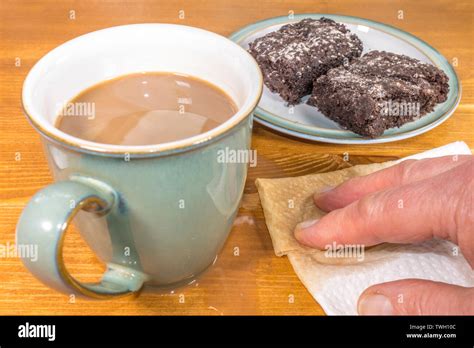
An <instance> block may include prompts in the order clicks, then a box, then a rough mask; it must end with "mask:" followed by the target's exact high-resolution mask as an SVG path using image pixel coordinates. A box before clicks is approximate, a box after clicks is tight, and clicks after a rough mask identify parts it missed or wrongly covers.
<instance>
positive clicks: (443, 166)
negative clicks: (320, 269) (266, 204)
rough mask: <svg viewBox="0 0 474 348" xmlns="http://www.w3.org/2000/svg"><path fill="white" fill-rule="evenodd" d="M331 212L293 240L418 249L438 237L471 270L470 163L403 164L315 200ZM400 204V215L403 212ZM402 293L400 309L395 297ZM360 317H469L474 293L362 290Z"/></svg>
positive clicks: (419, 283) (397, 286) (433, 285)
mask: <svg viewBox="0 0 474 348" xmlns="http://www.w3.org/2000/svg"><path fill="white" fill-rule="evenodd" d="M314 202H315V203H316V205H317V206H318V207H319V208H320V209H322V210H324V211H326V212H328V214H327V215H325V216H324V217H322V218H321V219H319V220H314V221H305V222H303V223H301V224H299V225H298V226H297V227H296V229H295V237H296V239H297V240H298V241H299V242H300V243H302V244H305V245H308V246H311V247H314V248H319V249H324V247H325V245H328V244H331V243H333V242H336V243H337V244H355V243H357V244H363V245H365V246H371V245H376V244H380V243H383V242H389V243H417V242H421V241H425V240H429V239H432V238H442V239H447V240H450V241H451V242H453V243H455V244H457V245H458V246H459V247H460V249H461V251H462V253H463V255H464V256H465V258H466V260H467V261H468V262H469V264H470V265H471V267H473V268H474V157H473V156H446V157H440V158H434V159H424V160H406V161H403V162H401V163H400V164H397V165H395V166H393V167H390V168H386V169H384V170H381V171H378V172H376V173H373V174H370V175H367V176H363V177H356V178H352V179H350V180H348V181H346V182H345V183H343V184H341V185H339V186H338V187H336V188H334V189H332V190H329V191H326V192H323V193H320V194H317V195H315V196H314ZM400 202H402V206H403V208H402V209H400V208H399V207H400ZM400 294H403V298H404V301H403V303H398V301H397V298H398V296H399V295H400ZM358 311H359V313H360V314H457V315H459V314H474V288H464V287H460V286H455V285H449V284H444V283H439V282H433V281H427V280H417V279H406V280H398V281H392V282H387V283H383V284H377V285H374V286H371V287H369V288H367V289H366V290H365V291H364V292H363V293H362V295H361V296H360V298H359V303H358Z"/></svg>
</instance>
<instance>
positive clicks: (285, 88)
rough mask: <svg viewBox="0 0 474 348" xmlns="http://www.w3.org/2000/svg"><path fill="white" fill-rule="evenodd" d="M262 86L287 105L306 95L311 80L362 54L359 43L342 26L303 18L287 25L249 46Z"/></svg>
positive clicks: (332, 22) (322, 19)
mask: <svg viewBox="0 0 474 348" xmlns="http://www.w3.org/2000/svg"><path fill="white" fill-rule="evenodd" d="M249 52H250V54H251V55H252V56H253V57H254V58H255V60H256V61H257V63H258V65H259V66H260V68H261V70H262V72H263V76H264V82H265V85H266V86H267V87H268V88H269V89H270V90H271V91H272V92H275V93H278V94H279V95H280V96H281V97H282V98H283V99H284V100H285V101H287V102H288V104H290V105H292V104H296V103H299V102H300V99H301V97H303V96H305V95H307V94H310V93H311V90H312V87H313V81H314V80H315V79H316V78H317V77H319V76H321V75H323V74H325V73H326V72H327V71H328V70H329V69H331V68H334V67H337V66H339V65H341V64H343V62H344V61H346V62H347V61H349V60H351V59H352V58H354V57H359V56H360V55H361V53H362V42H361V41H360V40H359V38H358V37H357V36H356V35H354V34H352V33H351V32H350V31H349V30H348V29H347V28H346V27H345V26H344V25H343V24H340V23H336V22H334V21H333V20H331V19H327V18H321V19H318V20H315V19H311V18H306V19H303V20H301V21H299V22H297V23H292V24H287V25H284V26H282V27H281V28H280V29H279V30H277V31H274V32H271V33H268V34H267V35H265V36H262V37H260V38H258V39H256V40H254V41H253V42H251V43H250V45H249Z"/></svg>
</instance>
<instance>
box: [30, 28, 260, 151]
mask: <svg viewBox="0 0 474 348" xmlns="http://www.w3.org/2000/svg"><path fill="white" fill-rule="evenodd" d="M139 72H175V73H182V74H186V75H190V76H195V77H198V78H201V79H203V80H206V81H208V82H210V83H212V84H214V85H216V86H218V87H220V88H221V89H222V90H224V91H225V92H226V93H227V94H228V95H229V96H230V97H231V98H232V99H233V101H234V102H235V103H236V105H237V108H238V111H237V112H236V114H235V115H234V116H232V117H231V118H230V119H229V120H227V121H226V122H224V123H223V124H221V125H220V126H218V127H216V128H214V129H212V130H210V131H208V132H206V133H203V134H199V135H196V136H193V137H190V138H187V139H183V140H179V141H174V142H170V143H163V144H154V145H145V146H124V145H110V144H98V143H94V142H90V141H86V140H83V139H79V138H76V137H73V136H71V135H69V134H66V133H64V132H62V131H60V130H59V129H57V128H56V127H55V121H56V118H57V117H58V115H59V113H60V112H61V108H62V107H63V106H64V104H65V103H67V102H69V101H70V100H71V99H73V98H74V97H75V96H76V95H78V94H79V93H80V92H81V91H83V90H85V89H87V88H89V87H91V86H93V85H95V84H97V83H100V82H102V81H104V80H108V79H112V78H115V77H118V76H121V75H126V74H131V73H139ZM261 91H262V75H261V72H260V69H259V67H258V65H257V63H256V62H255V60H254V59H253V58H252V57H251V56H250V54H248V53H247V52H246V51H245V50H244V49H242V48H241V47H240V46H238V45H237V44H235V43H233V42H232V41H230V40H228V39H227V38H225V37H223V36H220V35H218V34H215V33H212V32H209V31H206V30H202V29H198V28H194V27H188V26H182V25H173V24H132V25H124V26H118V27H112V28H107V29H103V30H99V31H95V32H92V33H88V34H85V35H82V36H80V37H77V38H75V39H73V40H71V41H68V42H66V43H64V44H62V45H61V46H59V47H57V48H55V49H54V50H52V51H51V52H49V53H48V54H47V55H45V56H44V57H43V58H42V59H41V60H40V61H38V63H37V64H36V65H35V66H34V67H33V68H32V69H31V71H30V72H29V74H28V76H27V78H26V80H25V82H24V85H23V95H22V101H23V107H24V110H25V113H26V114H27V116H28V117H29V119H30V121H31V122H32V123H33V125H34V126H35V127H36V128H37V129H39V131H40V132H42V133H43V134H45V135H46V136H49V137H50V138H53V139H56V140H59V141H63V142H65V143H67V144H69V145H73V146H77V147H80V148H84V149H87V150H92V151H99V152H112V153H117V152H118V153H132V154H133V153H135V152H137V153H149V152H159V151H166V150H173V149H176V148H182V147H187V146H190V145H193V144H197V143H202V142H205V141H206V140H209V139H212V138H213V137H215V136H217V135H219V134H222V133H224V132H226V131H228V130H229V129H230V128H232V127H233V126H234V125H236V124H238V123H239V122H240V121H241V120H242V119H244V118H245V117H247V116H248V114H249V113H250V112H251V111H252V110H253V109H254V107H255V106H256V104H257V103H258V100H259V98H260V95H261Z"/></svg>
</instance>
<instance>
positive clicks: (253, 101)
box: [21, 23, 263, 155]
mask: <svg viewBox="0 0 474 348" xmlns="http://www.w3.org/2000/svg"><path fill="white" fill-rule="evenodd" d="M149 26H155V27H156V26H161V27H163V26H165V27H169V28H174V29H182V30H192V31H197V32H201V33H202V34H204V35H210V36H214V37H218V38H219V39H225V40H226V41H227V43H228V44H231V45H232V46H234V47H236V48H238V50H239V51H240V52H241V53H242V54H244V55H245V56H247V59H249V62H250V63H251V64H252V65H253V66H254V68H255V71H256V75H255V77H256V79H255V81H253V82H252V83H255V82H256V83H257V84H258V88H257V90H256V93H255V95H254V96H250V97H249V99H250V102H248V101H246V102H245V104H247V105H246V106H245V105H244V106H243V107H241V108H240V109H238V110H237V112H236V113H235V114H233V115H232V116H231V117H230V118H229V119H228V120H226V121H225V122H223V123H222V124H220V125H219V126H217V127H215V128H212V129H210V130H209V131H207V132H204V133H201V134H197V135H194V136H192V137H188V138H184V139H179V140H175V141H171V142H165V143H158V144H151V145H115V144H105V143H99V142H93V141H89V140H85V139H81V138H78V137H75V136H72V135H70V134H68V133H66V132H63V131H61V130H60V129H58V128H56V127H55V126H54V125H50V124H49V123H47V121H46V120H45V119H44V118H43V117H41V115H40V114H39V112H38V113H36V112H34V111H32V110H31V108H28V100H27V91H28V88H31V86H30V83H31V79H32V78H33V77H32V76H33V75H34V74H36V73H37V71H38V70H39V69H40V67H41V65H42V64H45V62H46V61H47V60H48V59H50V58H51V56H53V55H54V53H55V52H56V51H57V50H60V49H64V46H66V45H71V44H74V43H77V42H78V41H80V40H84V39H86V38H87V37H88V36H93V35H98V34H100V33H102V32H105V31H109V32H110V31H115V30H124V29H128V28H132V27H133V28H138V27H149ZM170 72H171V71H170ZM145 73H146V71H145ZM252 75H253V74H252ZM190 76H192V75H190ZM196 77H198V76H196ZM262 92H263V76H262V72H261V70H260V67H259V66H258V64H257V62H256V61H255V59H254V58H253V57H252V55H251V54H250V53H249V52H247V51H246V50H245V49H243V48H242V47H241V46H240V45H238V44H236V43H235V42H233V41H231V40H229V39H228V38H227V37H225V36H222V35H220V34H217V33H214V32H211V31H208V30H205V29H201V28H197V27H192V26H187V25H180V24H169V23H137V24H126V25H118V26H113V27H107V28H104V29H100V30H96V31H92V32H89V33H85V34H83V35H80V36H77V37H75V38H73V39H71V40H68V41H66V42H64V43H62V44H60V45H59V46H57V47H55V48H53V49H52V50H50V51H48V52H47V53H46V54H45V55H44V56H42V57H41V58H40V59H39V60H38V61H37V62H36V63H35V64H34V65H33V67H32V68H31V69H30V71H29V72H28V74H27V75H26V78H25V80H24V82H23V86H22V97H21V105H22V109H23V112H24V114H25V115H26V117H27V119H28V121H29V122H30V123H31V124H32V126H33V127H34V128H35V129H36V130H37V131H38V132H39V133H40V134H41V135H42V136H44V137H46V138H48V139H50V140H53V141H55V142H59V143H60V144H62V145H66V146H67V147H72V148H74V149H76V150H79V151H86V152H92V153H98V154H104V155H107V154H111V155H148V154H150V155H152V154H164V153H169V152H176V151H183V150H186V149H190V148H194V147H195V146H198V145H202V144H207V143H209V142H210V141H212V140H214V139H216V138H220V137H221V136H222V135H224V134H225V133H227V132H229V131H230V130H231V129H233V128H234V127H236V126H237V125H238V124H240V123H241V121H243V120H244V119H246V118H247V117H248V116H249V115H251V114H252V112H253V110H254V109H255V107H256V106H257V104H258V102H259V100H260V97H261V95H262ZM30 102H31V100H30ZM244 107H245V108H244Z"/></svg>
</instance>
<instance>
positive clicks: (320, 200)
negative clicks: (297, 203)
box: [313, 186, 336, 212]
mask: <svg viewBox="0 0 474 348" xmlns="http://www.w3.org/2000/svg"><path fill="white" fill-rule="evenodd" d="M332 193H334V187H333V186H326V187H324V188H323V189H322V190H320V191H318V192H315V193H314V194H313V201H314V203H315V204H316V206H317V207H318V208H319V209H321V210H322V211H325V212H329V211H331V210H334V209H336V207H334V204H333V199H331V197H332V196H333V195H332Z"/></svg>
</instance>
